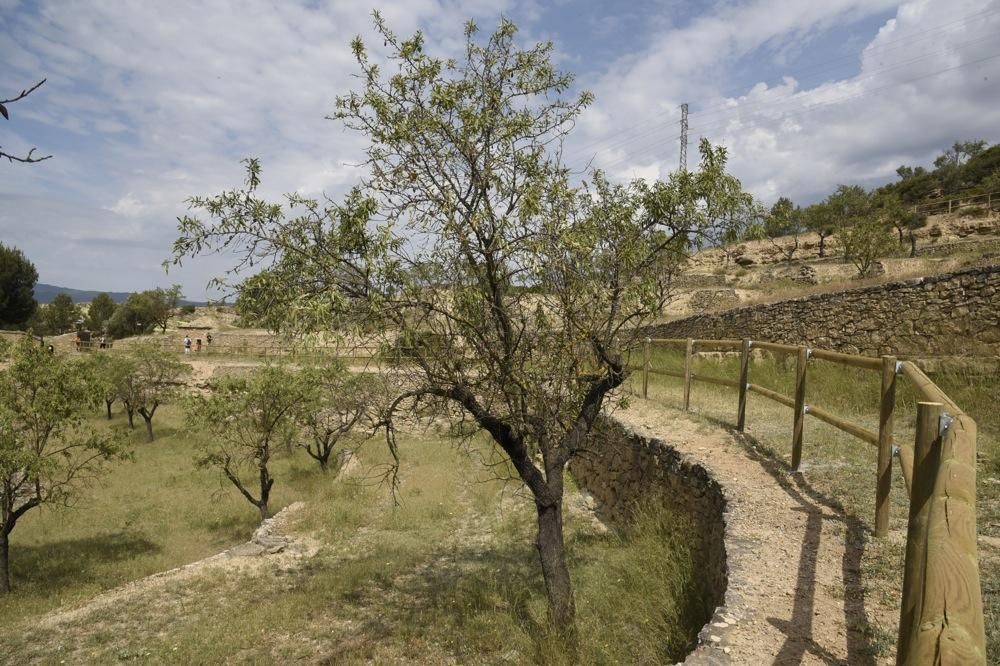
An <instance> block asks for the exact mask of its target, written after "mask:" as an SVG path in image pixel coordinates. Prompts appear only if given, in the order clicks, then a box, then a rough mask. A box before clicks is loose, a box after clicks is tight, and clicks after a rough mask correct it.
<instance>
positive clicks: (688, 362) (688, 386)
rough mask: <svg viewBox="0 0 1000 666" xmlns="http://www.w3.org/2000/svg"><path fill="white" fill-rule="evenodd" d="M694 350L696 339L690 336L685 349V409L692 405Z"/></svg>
mask: <svg viewBox="0 0 1000 666" xmlns="http://www.w3.org/2000/svg"><path fill="white" fill-rule="evenodd" d="M693 352H694V340H692V339H691V338H688V341H687V348H686V349H685V351H684V411H685V412H686V411H688V408H690V407H691V354H692V353H693Z"/></svg>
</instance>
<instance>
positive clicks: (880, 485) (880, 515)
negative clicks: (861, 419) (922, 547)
mask: <svg viewBox="0 0 1000 666" xmlns="http://www.w3.org/2000/svg"><path fill="white" fill-rule="evenodd" d="M880 395H881V401H880V403H879V405H880V406H879V416H878V471H877V473H876V477H875V536H877V537H885V536H887V535H888V534H889V491H890V490H891V489H892V441H893V440H892V434H893V426H894V422H893V412H894V411H895V407H896V357H895V356H883V357H882V391H881V394H880Z"/></svg>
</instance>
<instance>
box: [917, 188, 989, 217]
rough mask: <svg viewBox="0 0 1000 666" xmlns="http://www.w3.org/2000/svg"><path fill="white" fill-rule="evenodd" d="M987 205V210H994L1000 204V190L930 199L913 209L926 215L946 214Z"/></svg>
mask: <svg viewBox="0 0 1000 666" xmlns="http://www.w3.org/2000/svg"><path fill="white" fill-rule="evenodd" d="M973 206H975V207H985V209H986V210H993V207H994V206H1000V192H986V193H985V194H970V195H967V196H958V197H954V198H949V199H940V200H938V201H928V202H926V203H922V204H917V205H916V206H914V207H913V210H914V211H915V212H917V213H923V214H924V215H944V214H945V213H954V212H957V211H959V210H961V209H962V208H969V207H973Z"/></svg>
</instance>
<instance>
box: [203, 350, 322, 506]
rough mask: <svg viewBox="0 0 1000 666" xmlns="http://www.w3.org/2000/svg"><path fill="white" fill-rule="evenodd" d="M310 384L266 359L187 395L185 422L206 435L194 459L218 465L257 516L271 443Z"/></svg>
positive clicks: (269, 479) (270, 481) (268, 483)
mask: <svg viewBox="0 0 1000 666" xmlns="http://www.w3.org/2000/svg"><path fill="white" fill-rule="evenodd" d="M313 390H314V389H313V388H312V387H311V385H310V383H309V381H307V379H306V378H305V377H304V376H303V375H301V374H300V373H297V372H292V371H290V370H288V369H286V368H283V367H281V366H273V365H269V366H263V367H260V368H257V369H255V370H254V371H253V372H252V373H251V374H250V375H249V376H247V377H227V378H225V379H223V380H222V381H221V382H220V383H219V384H218V385H217V386H215V387H213V389H212V391H211V393H210V394H209V395H207V396H192V397H190V398H189V400H188V403H187V414H188V419H189V421H190V422H191V424H192V425H193V426H194V427H196V428H198V429H201V430H204V431H207V432H209V433H211V435H212V437H211V439H208V440H206V441H205V443H204V444H203V448H202V451H201V453H200V454H199V455H198V457H197V458H196V459H195V460H196V462H197V464H198V465H199V466H202V467H216V468H218V469H219V470H220V471H221V472H222V473H223V475H224V476H225V477H226V478H227V479H228V480H229V481H230V483H232V484H233V485H234V486H236V489H237V490H239V491H240V494H241V495H243V497H245V498H246V499H247V501H248V502H250V503H251V504H253V505H254V506H255V507H257V510H258V511H259V512H260V519H261V521H264V520H266V519H267V518H269V517H270V516H271V514H270V510H269V508H268V501H269V500H270V497H271V488H272V487H273V486H274V477H273V476H271V470H270V468H269V467H268V465H269V464H270V462H271V455H272V453H273V446H274V444H275V443H276V442H277V441H280V440H281V438H282V436H283V435H284V434H285V433H286V432H287V431H288V429H289V428H290V427H291V416H292V412H293V411H294V410H295V409H296V407H298V406H299V405H300V404H301V403H303V402H305V401H307V400H309V399H310V397H311V396H312V394H313ZM251 479H253V480H251ZM255 486H256V487H255ZM255 492H256V494H255Z"/></svg>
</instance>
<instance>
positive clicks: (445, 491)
mask: <svg viewBox="0 0 1000 666" xmlns="http://www.w3.org/2000/svg"><path fill="white" fill-rule="evenodd" d="M116 418H120V417H118V416H116ZM180 423H181V415H180V414H179V413H178V412H177V411H176V410H172V409H166V410H165V411H164V412H163V414H162V417H161V416H160V414H158V416H157V421H156V426H157V431H158V433H160V435H161V436H160V438H159V439H158V440H157V441H156V442H155V443H153V444H152V445H147V444H144V443H142V442H140V441H139V440H141V433H139V432H137V434H136V438H135V441H136V444H135V446H136V461H135V462H134V463H126V464H123V465H121V466H119V467H117V468H116V469H114V470H113V471H112V472H111V474H110V475H109V476H108V477H107V478H106V481H105V482H104V483H103V484H102V485H101V486H99V487H94V488H91V489H90V490H89V491H88V492H87V493H86V495H85V497H83V498H82V500H81V502H80V503H79V504H78V505H77V506H76V507H75V508H73V509H60V510H49V511H45V512H39V513H38V514H37V515H35V516H32V517H31V519H30V520H29V519H25V522H24V523H23V524H22V525H19V526H18V528H17V530H15V533H14V548H13V552H12V557H13V562H14V567H15V568H14V572H13V573H14V585H15V590H16V591H15V593H14V594H13V595H12V596H11V597H8V598H7V599H5V600H4V603H3V604H2V606H0V622H2V626H4V627H5V628H8V630H7V631H4V632H0V655H3V657H0V662H4V661H6V660H10V661H13V662H17V663H22V662H41V663H60V662H61V661H65V662H66V663H109V662H116V661H152V662H155V663H223V662H251V663H284V662H289V661H298V660H306V661H310V662H316V661H327V662H331V663H345V664H352V663H367V662H370V661H375V662H400V661H402V662H419V663H442V662H449V661H451V662H458V663H465V662H477V663H481V662H486V663H546V664H553V663H555V664H558V663H571V662H572V661H573V660H571V659H569V658H568V657H567V656H566V655H565V654H563V653H562V652H561V651H560V650H559V648H558V647H555V645H556V641H554V640H553V639H552V636H551V635H550V634H549V631H548V629H547V622H546V608H547V606H546V601H545V595H544V586H543V583H542V580H541V575H540V568H539V564H538V560H537V554H536V552H535V549H534V547H533V538H534V519H535V517H534V507H533V504H532V502H531V501H530V500H529V499H528V498H527V497H525V496H523V494H520V495H514V494H512V491H513V490H515V489H516V487H517V486H516V485H514V484H505V483H504V482H502V481H499V480H496V479H492V478H490V477H489V476H488V474H487V472H486V471H485V469H484V468H483V466H482V464H481V463H479V462H478V458H477V457H476V456H475V455H472V456H470V455H467V452H465V451H461V450H459V448H458V447H456V445H455V443H454V442H452V441H451V440H448V439H445V438H440V437H436V436H430V435H424V436H420V437H416V436H411V437H407V438H405V439H401V442H400V443H401V446H402V455H403V467H402V477H401V485H400V491H399V499H400V502H401V504H400V505H399V506H397V507H394V506H393V502H392V500H391V496H390V495H389V493H388V491H387V490H386V488H385V487H384V486H380V485H379V483H378V478H377V475H376V474H375V472H377V471H378V469H379V467H378V466H379V465H382V464H384V463H386V462H388V459H389V458H388V454H387V452H386V451H385V446H384V443H383V442H380V441H378V440H373V441H372V442H370V443H369V444H367V445H366V446H365V447H364V448H363V450H362V453H361V459H362V463H363V465H362V468H363V469H364V470H374V471H373V472H371V473H370V474H369V473H367V472H365V473H361V474H355V475H353V476H351V477H350V478H348V479H341V480H335V479H333V478H332V477H331V476H330V475H326V476H324V475H323V474H321V473H320V472H319V471H318V466H317V465H316V464H315V463H314V462H313V461H312V460H310V459H308V458H307V457H306V456H304V455H301V452H292V453H290V454H287V455H282V456H279V457H278V460H277V461H276V463H275V471H274V475H275V477H276V478H277V481H276V484H275V495H274V497H275V500H274V505H273V508H274V509H275V510H277V509H280V508H281V507H282V506H284V505H287V504H288V503H290V502H292V501H294V500H304V501H305V502H306V509H305V510H304V511H303V512H302V514H301V516H300V518H299V519H298V520H297V521H296V524H295V528H294V529H295V532H296V533H301V534H309V535H312V536H313V537H314V538H316V539H318V540H319V541H320V542H321V543H322V544H323V545H322V547H321V549H320V551H319V552H318V554H316V555H315V556H314V557H312V558H311V559H308V560H305V561H304V562H301V563H299V564H297V565H295V564H287V563H286V564H280V565H277V564H276V565H266V566H261V567H259V568H257V569H251V570H246V571H243V572H240V571H235V570H233V571H230V570H222V569H213V570H208V571H206V572H204V573H202V574H199V575H198V576H195V577H192V578H187V579H184V580H183V581H182V582H179V583H172V584H167V585H165V586H162V587H161V588H158V589H157V590H156V591H155V593H154V592H150V593H146V594H134V595H132V596H129V597H126V598H124V599H122V600H120V601H119V602H116V603H115V604H113V605H111V606H109V607H105V608H103V609H101V610H100V611H98V612H95V613H92V614H89V615H87V614H84V615H80V616H77V617H74V618H73V619H70V620H67V621H66V623H64V624H62V625H59V626H57V627H56V626H52V625H50V624H46V623H43V622H39V619H40V618H41V617H43V615H44V614H45V613H46V612H47V611H50V610H52V609H54V608H56V607H60V606H67V605H70V606H71V605H73V604H77V603H79V602H83V601H84V600H86V599H88V598H89V597H91V596H93V595H94V594H95V593H98V592H100V591H102V590H105V589H108V588H112V587H114V586H117V585H120V584H122V583H124V582H127V581H130V580H135V579H138V578H141V577H143V576H146V575H148V574H151V573H153V572H156V571H161V570H164V569H168V568H171V567H174V566H177V565H180V564H183V563H186V562H191V561H194V560H197V559H200V558H203V557H206V556H208V555H211V554H213V553H215V552H218V551H220V550H222V549H225V548H226V547H228V546H230V545H233V544H235V543H239V542H242V541H245V540H246V539H247V538H248V537H249V535H250V533H251V532H252V531H253V529H254V528H255V527H256V525H257V519H256V512H255V510H254V508H253V507H252V506H250V504H249V503H247V502H246V501H245V500H243V499H242V498H240V497H239V496H238V495H237V494H236V491H235V490H234V489H232V488H231V487H229V485H228V483H226V484H224V485H220V483H219V479H218V476H217V475H216V474H214V473H213V472H211V471H206V470H198V469H196V468H195V467H194V465H193V463H192V455H193V451H194V447H195V446H196V444H197V436H194V435H190V434H186V433H184V432H183V431H182V430H181V429H180ZM95 425H96V426H98V427H101V426H102V423H101V422H100V421H95ZM486 447H487V444H486V443H485V442H484V441H483V440H478V439H477V440H473V442H472V444H471V448H472V452H473V453H485V452H486V451H485V448H486ZM658 507H659V508H658ZM566 524H567V528H566V529H567V547H568V552H569V557H570V566H571V571H572V576H573V580H574V584H575V593H576V601H577V608H578V628H579V635H580V648H579V650H580V651H579V654H578V656H577V659H578V660H579V661H580V662H583V663H594V664H613V663H640V664H641V663H648V664H657V663H664V662H668V661H676V660H678V659H680V658H681V657H682V656H683V654H684V652H685V650H686V649H688V648H689V647H690V646H689V642H690V640H691V638H692V637H693V635H694V633H695V632H696V631H697V629H698V628H697V627H691V626H688V623H687V622H686V621H685V618H686V617H687V616H689V615H690V612H689V611H690V609H691V608H692V604H695V603H698V600H697V599H696V598H695V597H694V596H693V594H692V592H691V591H690V590H692V589H693V586H691V585H689V582H690V581H691V579H692V577H693V576H694V575H695V573H694V572H695V571H696V564H695V562H693V560H692V555H691V553H690V552H689V550H688V548H687V546H686V544H687V543H689V542H690V540H691V538H690V535H691V531H692V530H693V526H692V525H691V524H690V522H689V521H688V520H686V519H685V518H684V517H681V516H675V515H673V514H671V513H670V512H668V511H665V510H664V509H663V508H662V505H660V504H657V503H652V504H650V505H648V506H645V507H643V508H642V510H640V511H639V512H638V513H637V518H636V521H635V524H634V525H632V526H630V527H629V528H628V529H626V530H624V531H623V532H622V533H619V534H616V533H613V532H611V533H603V532H602V531H601V530H599V529H598V526H597V525H595V523H593V522H592V520H590V519H588V518H587V516H585V515H580V514H575V513H571V514H568V515H567V518H566Z"/></svg>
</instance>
